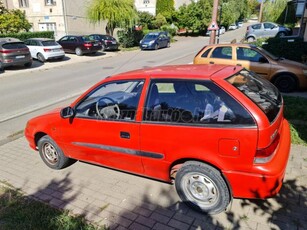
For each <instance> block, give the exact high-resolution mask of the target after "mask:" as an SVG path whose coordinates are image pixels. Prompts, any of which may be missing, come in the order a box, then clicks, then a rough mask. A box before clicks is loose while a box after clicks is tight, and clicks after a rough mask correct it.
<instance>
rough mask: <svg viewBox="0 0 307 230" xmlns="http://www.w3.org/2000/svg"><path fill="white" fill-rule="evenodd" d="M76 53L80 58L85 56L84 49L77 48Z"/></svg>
mask: <svg viewBox="0 0 307 230" xmlns="http://www.w3.org/2000/svg"><path fill="white" fill-rule="evenodd" d="M75 53H76V54H77V55H78V56H82V55H83V52H82V49H81V48H79V47H77V48H76V49H75Z"/></svg>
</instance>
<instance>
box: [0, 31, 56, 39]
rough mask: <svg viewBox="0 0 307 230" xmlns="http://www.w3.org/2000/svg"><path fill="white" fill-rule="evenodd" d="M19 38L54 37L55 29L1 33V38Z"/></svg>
mask: <svg viewBox="0 0 307 230" xmlns="http://www.w3.org/2000/svg"><path fill="white" fill-rule="evenodd" d="M6 37H9V38H17V39H19V40H21V41H24V40H26V39H29V38H51V39H54V31H41V32H23V33H8V34H0V38H6Z"/></svg>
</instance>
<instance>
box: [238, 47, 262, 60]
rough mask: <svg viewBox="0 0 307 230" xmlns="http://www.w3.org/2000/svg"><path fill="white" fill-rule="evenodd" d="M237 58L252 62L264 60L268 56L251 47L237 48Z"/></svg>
mask: <svg viewBox="0 0 307 230" xmlns="http://www.w3.org/2000/svg"><path fill="white" fill-rule="evenodd" d="M237 59H238V60H245V61H251V62H260V61H261V62H263V60H266V58H265V57H264V56H263V55H262V54H260V53H259V52H257V51H255V50H252V49H249V48H242V47H239V48H237Z"/></svg>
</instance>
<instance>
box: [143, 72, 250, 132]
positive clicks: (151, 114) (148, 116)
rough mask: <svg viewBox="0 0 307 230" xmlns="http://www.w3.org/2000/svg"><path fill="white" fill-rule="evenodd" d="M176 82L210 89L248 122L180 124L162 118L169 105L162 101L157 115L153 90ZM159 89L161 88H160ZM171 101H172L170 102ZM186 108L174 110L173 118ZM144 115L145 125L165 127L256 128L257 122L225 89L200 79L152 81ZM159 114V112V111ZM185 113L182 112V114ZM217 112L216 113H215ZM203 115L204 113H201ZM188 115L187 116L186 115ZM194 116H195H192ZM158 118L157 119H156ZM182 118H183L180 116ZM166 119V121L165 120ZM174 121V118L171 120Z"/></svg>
mask: <svg viewBox="0 0 307 230" xmlns="http://www.w3.org/2000/svg"><path fill="white" fill-rule="evenodd" d="M175 82H187V83H192V84H193V83H194V84H198V85H202V86H204V87H205V88H207V89H209V90H210V91H208V93H209V94H210V95H211V94H212V93H214V94H215V95H218V96H217V97H219V98H220V97H222V100H223V101H224V102H223V104H226V105H227V107H228V108H230V107H231V108H230V109H231V110H232V112H234V113H241V114H240V115H238V114H236V116H237V117H238V119H239V117H240V119H243V117H244V116H245V118H246V120H245V122H243V121H241V123H240V122H238V121H237V123H232V122H229V121H227V120H225V121H213V120H209V121H208V120H207V121H206V120H203V122H202V121H195V122H194V121H193V122H191V120H188V119H187V120H183V119H182V120H181V121H180V122H179V121H178V120H177V121H172V120H167V119H168V118H162V119H160V117H161V114H162V115H163V113H165V112H166V113H168V112H169V110H168V108H167V109H166V107H163V106H166V105H165V103H166V104H167V102H165V101H161V102H160V104H161V106H160V107H159V106H155V108H158V109H160V108H161V110H162V112H160V114H159V113H158V114H155V111H154V110H155V108H150V107H151V106H150V105H149V100H150V98H151V88H152V85H153V84H157V83H166V84H170V83H175ZM158 88H159V87H158ZM161 96H162V95H161ZM169 101H170V100H169ZM182 108H184V107H183V106H181V107H178V108H174V110H173V111H170V112H171V116H172V115H173V114H172V113H173V112H176V111H180V109H182ZM205 109H206V108H205V107H204V108H203V112H204V111H205ZM196 110H197V108H195V109H194V112H195V111H196ZM142 111H143V114H142V122H144V123H153V124H165V125H176V126H177V125H182V126H199V127H230V126H231V127H254V126H255V125H256V122H255V120H254V118H253V116H252V115H251V113H250V112H249V111H248V110H246V109H245V107H244V106H243V105H241V104H240V103H239V102H238V101H237V100H236V99H234V98H233V97H232V96H231V95H230V94H229V93H227V92H226V91H224V90H223V89H221V88H220V87H219V86H218V85H216V84H215V83H214V82H212V81H211V80H203V79H202V80H200V79H174V78H163V79H152V80H151V81H150V82H149V84H148V88H147V93H146V96H145V100H144V105H143V108H142ZM158 112H159V111H158ZM184 112H185V111H182V114H183V113H184ZM214 112H215V111H214ZM201 114H202V113H201ZM185 115H186V114H185ZM192 115H193V114H192ZM155 116H156V117H155ZM204 116H205V113H204ZM179 117H180V118H182V117H183V116H182V115H181V116H179ZM163 119H165V120H163ZM170 119H172V118H170Z"/></svg>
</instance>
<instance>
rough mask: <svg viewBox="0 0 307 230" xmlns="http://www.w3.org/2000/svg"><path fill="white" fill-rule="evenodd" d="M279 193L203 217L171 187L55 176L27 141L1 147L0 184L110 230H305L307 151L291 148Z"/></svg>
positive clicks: (95, 172) (94, 172)
mask: <svg viewBox="0 0 307 230" xmlns="http://www.w3.org/2000/svg"><path fill="white" fill-rule="evenodd" d="M291 147H292V148H291V155H290V159H289V163H288V167H287V173H286V177H285V181H284V185H283V188H282V189H281V191H280V193H279V195H278V196H277V197H275V198H271V199H267V200H243V199H235V200H234V201H233V203H232V205H231V207H230V209H229V210H228V211H227V212H225V213H221V214H219V215H215V216H206V215H203V214H201V213H198V212H195V211H193V210H191V209H190V208H188V207H186V206H185V204H183V203H182V202H181V201H180V200H179V198H178V196H177V194H176V192H175V189H174V187H173V186H172V185H169V184H165V183H162V182H158V181H155V180H151V179H146V178H143V177H139V176H134V175H131V174H127V173H122V172H118V171H115V170H110V169H106V168H103V167H99V166H94V165H90V164H87V163H83V162H77V163H75V164H73V165H72V166H70V167H68V168H66V169H64V170H60V171H55V170H52V169H49V168H48V167H47V166H45V165H44V163H43V162H42V160H41V159H40V157H39V154H38V153H37V152H35V151H33V150H31V149H30V148H29V147H28V143H27V142H26V140H25V138H24V137H22V138H19V139H17V140H15V141H12V142H10V143H6V144H4V145H2V146H0V181H6V182H8V183H10V184H11V185H13V186H14V187H16V188H20V189H21V190H22V191H24V192H25V193H26V194H27V195H28V196H31V197H33V198H35V199H39V200H41V201H43V202H45V203H48V204H50V205H51V206H54V207H57V208H63V209H69V210H71V211H72V213H75V214H82V215H84V216H85V217H86V218H87V219H88V220H89V221H91V222H96V223H98V224H100V225H107V226H109V227H110V229H133V230H135V229H159V230H161V229H162V230H163V229H182V230H184V229H234V228H236V229H261V230H265V229H295V230H303V229H306V226H307V215H306V214H307V147H304V146H298V145H292V146H291Z"/></svg>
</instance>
